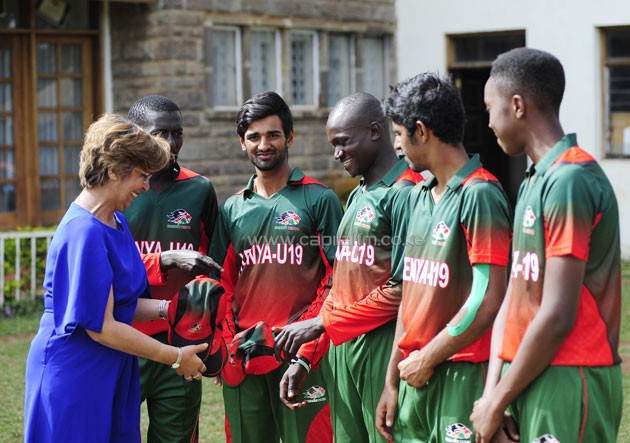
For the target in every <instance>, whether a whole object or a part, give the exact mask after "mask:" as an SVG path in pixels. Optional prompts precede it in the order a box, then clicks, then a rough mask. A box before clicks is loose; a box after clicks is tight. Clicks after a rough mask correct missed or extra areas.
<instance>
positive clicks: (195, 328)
mask: <svg viewBox="0 0 630 443" xmlns="http://www.w3.org/2000/svg"><path fill="white" fill-rule="evenodd" d="M201 329H202V327H201V323H198V322H197V323H193V324H192V326H191V327H190V328H189V329H188V332H201Z"/></svg>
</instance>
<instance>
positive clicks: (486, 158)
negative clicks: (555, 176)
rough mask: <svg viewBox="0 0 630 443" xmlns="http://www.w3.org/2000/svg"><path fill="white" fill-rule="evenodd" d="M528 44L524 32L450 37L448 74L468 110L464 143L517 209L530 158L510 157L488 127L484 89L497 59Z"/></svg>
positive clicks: (512, 206) (512, 207)
mask: <svg viewBox="0 0 630 443" xmlns="http://www.w3.org/2000/svg"><path fill="white" fill-rule="evenodd" d="M523 46H525V32H524V31H512V32H508V33H490V34H482V35H479V34H475V35H457V36H450V37H449V54H448V55H449V73H450V74H451V76H452V77H453V82H454V83H455V85H456V86H457V88H458V89H459V90H460V92H461V94H462V100H463V102H464V108H465V110H466V118H467V123H466V129H465V133H464V146H465V147H466V151H467V152H468V153H470V154H479V157H480V158H481V162H482V163H483V166H484V167H485V168H486V169H487V170H488V171H490V172H491V173H492V174H493V175H494V176H495V177H496V178H497V179H498V180H499V182H501V185H502V186H503V189H505V192H506V193H507V196H508V198H509V200H510V204H511V209H512V211H514V206H515V204H516V197H517V195H518V189H519V187H520V185H521V182H522V181H523V179H524V178H525V170H526V168H527V157H526V156H524V155H523V156H520V157H509V156H508V155H506V154H505V153H504V152H503V150H502V149H501V147H500V146H499V145H498V143H497V139H496V137H495V135H494V133H493V132H492V130H491V129H490V128H488V112H487V111H486V105H485V104H484V102H483V89H484V86H485V84H486V81H487V80H488V77H489V76H490V67H491V66H492V62H493V61H494V59H495V58H496V57H497V56H498V55H499V54H502V53H503V52H506V51H509V50H510V49H513V48H519V47H523Z"/></svg>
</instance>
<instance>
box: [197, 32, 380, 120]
mask: <svg viewBox="0 0 630 443" xmlns="http://www.w3.org/2000/svg"><path fill="white" fill-rule="evenodd" d="M260 26H265V25H264V24H263V25H256V26H254V27H252V28H249V27H248V26H246V25H243V26H240V25H239V26H238V27H237V26H230V24H228V23H225V24H218V25H215V24H211V25H208V27H207V28H206V31H205V42H206V48H205V51H206V85H207V91H208V103H209V107H210V108H211V109H213V111H212V112H214V111H219V113H221V112H222V111H233V110H234V108H236V107H239V106H240V105H241V103H242V101H243V100H244V99H247V98H249V97H251V96H252V95H254V94H257V93H259V92H262V91H269V90H272V91H276V92H278V93H279V94H280V95H282V96H283V97H284V98H285V100H286V101H287V103H288V104H289V105H290V106H291V107H297V108H298V109H300V110H301V111H306V112H309V111H311V110H312V111H316V110H318V109H319V108H320V106H321V107H323V108H329V107H332V106H333V105H334V104H335V103H336V102H337V101H339V99H341V98H342V97H344V96H346V95H348V94H351V93H353V92H357V91H367V92H370V93H372V94H374V95H375V96H377V97H379V98H380V99H382V98H384V97H385V96H386V94H387V92H388V85H389V81H390V80H389V71H390V69H389V58H390V54H389V48H388V41H389V39H390V38H392V37H391V35H381V36H374V35H369V36H367V35H364V34H363V33H361V32H359V31H356V32H350V31H345V32H343V33H341V32H328V31H326V30H310V29H299V28H282V27H278V28H271V27H269V28H263V27H260ZM320 41H321V42H323V44H324V45H326V47H325V48H324V49H322V48H321V47H320ZM320 66H325V69H321V70H320Z"/></svg>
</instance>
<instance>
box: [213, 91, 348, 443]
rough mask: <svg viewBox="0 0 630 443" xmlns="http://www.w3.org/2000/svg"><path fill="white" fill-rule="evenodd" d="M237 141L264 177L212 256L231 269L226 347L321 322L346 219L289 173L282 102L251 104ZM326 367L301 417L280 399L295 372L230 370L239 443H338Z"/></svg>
mask: <svg viewBox="0 0 630 443" xmlns="http://www.w3.org/2000/svg"><path fill="white" fill-rule="evenodd" d="M237 133H238V137H239V141H240V144H241V148H242V150H243V151H244V152H245V153H246V154H247V155H248V157H249V159H250V161H251V162H252V163H253V165H254V167H255V171H256V173H255V174H254V175H253V176H252V177H251V179H250V180H249V182H248V183H247V185H246V186H245V188H244V189H242V190H241V191H239V192H238V193H236V194H235V195H232V196H231V197H229V198H228V199H227V200H226V201H225V203H224V204H223V205H222V206H221V209H220V211H219V217H218V220H217V228H216V230H215V232H214V237H213V240H212V246H211V249H210V256H211V257H213V258H214V259H215V260H216V261H217V262H218V263H220V264H221V265H222V266H223V268H224V269H225V272H224V273H222V274H221V275H220V276H219V278H220V281H221V283H222V285H223V286H224V287H225V295H224V297H226V300H227V306H228V308H227V313H226V322H225V325H224V327H223V331H224V335H225V339H226V342H227V343H230V342H231V341H232V339H233V337H234V335H235V334H237V333H239V332H241V331H243V330H246V329H248V328H250V327H252V326H255V325H256V324H257V323H258V322H260V321H264V322H266V323H267V324H268V325H270V326H285V325H287V324H289V323H292V322H294V321H298V320H304V319H308V318H312V317H315V316H317V314H318V313H319V310H320V308H321V305H322V303H323V301H324V299H325V297H326V294H327V293H328V290H329V278H330V275H331V273H332V265H333V261H334V258H335V243H334V236H335V234H336V232H337V227H338V225H339V220H340V219H341V216H342V208H341V204H340V202H339V199H338V198H337V196H336V195H335V193H334V192H333V191H332V190H331V189H329V188H327V187H326V186H324V185H322V184H321V183H319V182H317V181H316V180H314V179H312V178H310V177H308V176H306V175H304V173H303V172H302V171H301V170H300V169H299V168H291V167H290V166H289V161H288V151H289V149H290V148H291V145H292V144H293V137H294V133H293V118H292V115H291V111H290V110H289V107H288V106H287V104H286V103H285V102H284V100H283V99H282V97H280V96H279V95H278V94H276V93H275V92H263V93H260V94H257V95H255V96H254V97H252V98H250V99H249V100H247V101H246V102H245V103H244V104H243V106H242V107H241V109H240V111H239V113H238V116H237ZM326 350H327V342H325V341H324V342H322V343H320V342H319V341H315V342H311V343H307V344H305V345H304V346H302V348H301V349H300V350H299V353H298V358H299V361H300V363H299V364H300V365H301V366H303V367H305V368H309V370H310V368H311V366H313V367H314V366H316V364H317V363H318V361H319V360H320V359H321V356H322V354H323V353H324V352H325V351H326ZM324 366H325V365H322V367H320V368H319V369H313V370H312V371H310V374H309V376H308V379H307V380H306V382H305V386H306V387H307V388H308V395H309V398H308V399H309V405H308V406H307V407H304V408H300V409H299V410H296V411H292V410H289V409H288V408H285V407H283V406H282V404H281V403H280V399H279V389H278V386H279V384H280V378H281V377H282V374H283V373H284V370H285V369H286V367H287V366H286V363H285V364H283V365H281V366H280V367H278V368H275V369H272V368H269V370H268V371H266V373H263V374H246V375H245V376H244V378H242V379H241V380H237V381H235V378H234V377H232V376H230V371H235V370H240V369H241V368H235V367H232V365H231V364H230V362H228V364H227V365H226V367H225V368H224V373H223V376H222V379H223V398H224V402H225V411H226V415H227V425H228V430H229V432H230V433H231V437H232V439H233V441H235V442H265V443H266V442H277V441H279V439H282V441H284V442H296V443H299V442H306V441H321V442H326V441H331V440H332V430H331V425H330V412H329V407H328V395H329V390H328V392H327V387H326V383H325V381H324V377H323V375H322V372H323V370H324V369H325V367H324ZM313 439H314V440H313Z"/></svg>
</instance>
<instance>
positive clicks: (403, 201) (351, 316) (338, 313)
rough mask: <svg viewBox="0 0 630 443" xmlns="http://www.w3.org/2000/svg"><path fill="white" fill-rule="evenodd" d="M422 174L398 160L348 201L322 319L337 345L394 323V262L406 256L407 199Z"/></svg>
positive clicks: (397, 296)
mask: <svg viewBox="0 0 630 443" xmlns="http://www.w3.org/2000/svg"><path fill="white" fill-rule="evenodd" d="M420 181H422V176H421V175H420V174H418V173H416V172H413V171H412V170H411V169H409V167H408V166H407V163H406V162H405V160H402V159H401V160H399V161H398V162H397V163H396V164H395V165H394V167H392V168H391V169H390V170H389V172H387V174H385V176H384V177H383V178H382V179H381V180H380V181H379V182H378V183H375V184H373V185H372V186H370V187H369V188H365V185H364V183H363V180H362V181H361V183H360V184H359V186H358V187H357V188H356V189H354V190H353V191H352V193H351V194H350V197H349V198H348V204H347V206H346V212H345V214H344V216H343V219H342V220H341V224H340V225H339V230H338V231H337V252H336V254H335V264H334V267H333V285H332V289H331V291H330V294H329V296H328V297H327V298H326V301H325V302H324V306H323V307H322V310H321V314H320V315H321V316H322V319H323V322H324V327H325V328H326V332H327V333H328V335H329V337H330V339H331V340H332V342H333V343H334V344H335V345H340V344H341V343H344V342H346V341H348V340H351V339H353V338H355V337H358V336H359V335H362V334H365V333H366V332H369V331H372V330H374V329H376V328H377V327H379V326H381V325H383V324H385V323H387V322H389V321H391V320H393V319H395V318H396V316H397V315H398V307H399V305H400V297H401V293H402V284H401V282H400V280H399V279H397V278H395V276H392V267H394V268H395V267H396V266H392V263H396V262H397V261H398V260H400V259H401V258H402V254H403V250H404V239H405V225H406V220H407V216H406V212H407V210H408V208H409V205H408V201H407V197H408V196H409V191H410V190H411V189H412V188H413V185H415V184H416V183H418V182H420Z"/></svg>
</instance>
